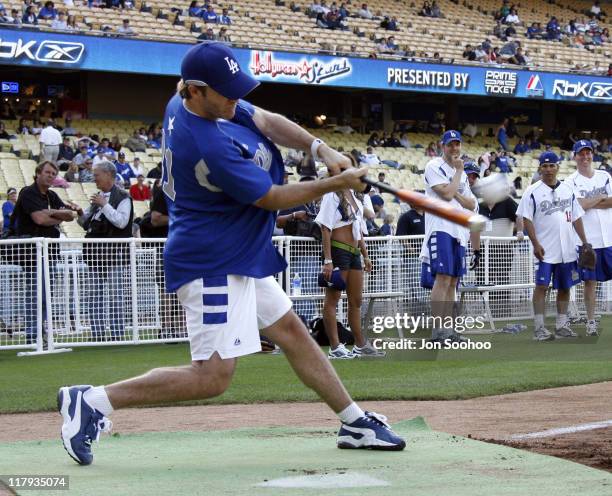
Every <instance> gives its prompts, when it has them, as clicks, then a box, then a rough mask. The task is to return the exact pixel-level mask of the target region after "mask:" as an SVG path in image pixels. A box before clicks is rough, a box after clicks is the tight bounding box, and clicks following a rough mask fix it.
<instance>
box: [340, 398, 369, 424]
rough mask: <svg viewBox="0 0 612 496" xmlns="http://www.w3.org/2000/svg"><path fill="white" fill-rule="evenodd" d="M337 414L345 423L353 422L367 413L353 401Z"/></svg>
mask: <svg viewBox="0 0 612 496" xmlns="http://www.w3.org/2000/svg"><path fill="white" fill-rule="evenodd" d="M337 415H338V418H339V419H340V421H341V422H342V423H343V424H352V423H353V422H355V420H357V419H358V418H361V417H363V416H364V415H365V413H363V410H362V409H361V408H359V406H358V405H357V403H355V402H354V401H353V402H352V403H351V404H350V405H349V406H347V407H346V408H345V409H344V410H342V411H341V412H338V414H337Z"/></svg>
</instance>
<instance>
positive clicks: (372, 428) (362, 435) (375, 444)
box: [338, 412, 406, 451]
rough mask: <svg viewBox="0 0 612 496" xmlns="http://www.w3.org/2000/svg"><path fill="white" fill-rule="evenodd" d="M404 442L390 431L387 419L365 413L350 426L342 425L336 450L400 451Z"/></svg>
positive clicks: (403, 446) (375, 414)
mask: <svg viewBox="0 0 612 496" xmlns="http://www.w3.org/2000/svg"><path fill="white" fill-rule="evenodd" d="M405 447H406V441H404V440H403V439H402V438H401V437H399V436H398V435H397V434H395V432H393V431H392V430H391V426H390V425H389V424H388V423H387V417H385V416H384V415H380V414H378V413H374V412H365V416H363V417H360V418H358V419H357V420H355V422H353V423H352V424H342V427H340V431H339V432H338V448H342V449H371V450H384V451H401V450H403V449H404V448H405Z"/></svg>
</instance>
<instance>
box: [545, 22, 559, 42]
mask: <svg viewBox="0 0 612 496" xmlns="http://www.w3.org/2000/svg"><path fill="white" fill-rule="evenodd" d="M546 38H547V39H549V40H551V41H559V40H560V39H561V26H560V25H559V21H557V18H556V17H555V16H552V17H551V18H550V21H548V23H547V24H546Z"/></svg>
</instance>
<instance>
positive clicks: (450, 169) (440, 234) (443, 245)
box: [421, 130, 478, 342]
mask: <svg viewBox="0 0 612 496" xmlns="http://www.w3.org/2000/svg"><path fill="white" fill-rule="evenodd" d="M441 142H442V145H443V156H442V157H436V158H433V159H432V160H430V161H429V162H428V163H427V165H426V166H425V195H426V196H429V197H432V198H436V199H438V200H442V201H445V202H448V203H450V205H452V206H454V207H459V208H466V209H468V210H473V211H476V212H477V211H478V202H477V201H476V197H475V196H474V195H473V193H472V191H471V190H470V185H469V182H468V177H467V175H466V174H465V172H464V165H463V160H461V158H459V157H460V156H461V133H459V131H453V130H450V131H446V132H445V133H444V134H443V135H442V140H441ZM469 239H470V233H469V229H467V228H465V227H462V226H460V225H458V224H455V223H453V222H450V221H448V220H445V219H443V218H441V217H436V216H435V215H431V214H428V213H426V214H425V239H424V240H423V247H422V249H421V262H422V267H421V286H422V287H424V288H430V289H431V312H432V316H433V317H434V318H440V319H441V320H442V322H448V321H449V319H448V317H452V315H453V305H454V302H455V291H456V289H457V283H458V281H459V280H460V278H461V277H462V276H463V275H464V274H465V249H466V247H467V243H468V240H469ZM447 339H450V340H452V341H465V340H466V338H465V337H463V336H461V335H460V334H459V333H457V332H455V330H454V329H449V328H437V329H433V330H432V340H433V341H441V342H443V341H445V340H447Z"/></svg>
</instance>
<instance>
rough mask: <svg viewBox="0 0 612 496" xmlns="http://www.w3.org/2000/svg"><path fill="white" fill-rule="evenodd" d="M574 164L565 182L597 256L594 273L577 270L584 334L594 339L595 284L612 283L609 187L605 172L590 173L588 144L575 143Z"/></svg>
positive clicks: (589, 144) (592, 170) (611, 232)
mask: <svg viewBox="0 0 612 496" xmlns="http://www.w3.org/2000/svg"><path fill="white" fill-rule="evenodd" d="M574 160H575V161H576V165H577V170H576V172H574V173H573V174H571V175H570V176H569V177H568V178H567V179H566V180H565V182H566V183H567V184H568V185H569V186H571V187H572V189H573V190H574V194H575V195H576V198H577V199H578V202H579V203H580V206H581V207H582V208H583V209H584V211H585V214H584V217H583V218H582V222H583V223H584V230H585V233H586V235H587V240H588V242H589V243H591V245H592V246H593V249H594V250H595V253H596V254H597V265H596V267H595V270H587V269H580V272H581V277H582V280H583V281H584V302H585V305H586V310H587V326H586V332H587V335H588V336H597V335H598V334H599V330H598V329H597V321H596V320H595V299H596V297H595V294H596V290H597V282H598V281H601V282H603V281H609V280H610V279H612V187H611V185H610V174H608V172H607V171H605V170H595V169H593V144H592V143H591V142H590V141H589V140H579V141H576V143H574Z"/></svg>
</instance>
